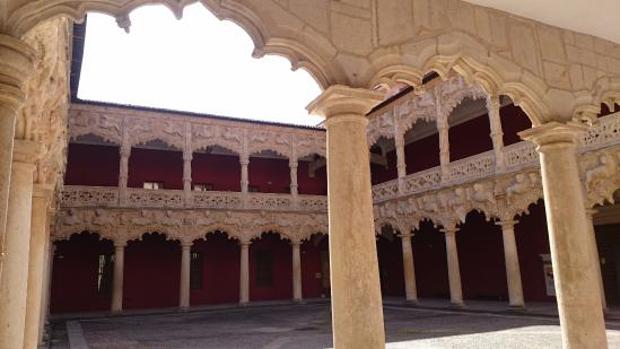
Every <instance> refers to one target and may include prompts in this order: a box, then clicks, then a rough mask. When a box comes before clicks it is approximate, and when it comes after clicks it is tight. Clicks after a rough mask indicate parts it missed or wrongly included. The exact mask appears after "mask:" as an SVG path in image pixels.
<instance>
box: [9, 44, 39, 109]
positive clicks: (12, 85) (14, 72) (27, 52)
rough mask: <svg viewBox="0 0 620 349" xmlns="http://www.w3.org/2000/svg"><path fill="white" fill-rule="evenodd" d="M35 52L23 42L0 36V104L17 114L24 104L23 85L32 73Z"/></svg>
mask: <svg viewBox="0 0 620 349" xmlns="http://www.w3.org/2000/svg"><path fill="white" fill-rule="evenodd" d="M35 57H36V54H35V51H34V49H33V48H32V47H30V45H28V44H27V43H25V42H24V41H22V40H20V39H18V38H15V37H12V36H10V35H6V34H0V102H1V103H2V104H4V105H7V106H9V107H10V108H11V109H12V110H13V112H17V110H18V109H19V107H20V106H21V104H22V103H23V102H24V99H25V93H24V90H23V89H24V84H25V83H26V80H27V79H28V77H29V76H30V74H31V73H32V71H33V67H34V61H35Z"/></svg>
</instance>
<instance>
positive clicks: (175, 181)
mask: <svg viewBox="0 0 620 349" xmlns="http://www.w3.org/2000/svg"><path fill="white" fill-rule="evenodd" d="M144 182H163V183H164V189H183V153H182V152H180V151H165V150H153V149H141V148H133V149H131V156H130V157H129V179H128V183H127V185H128V186H129V187H131V188H142V185H143V183H144Z"/></svg>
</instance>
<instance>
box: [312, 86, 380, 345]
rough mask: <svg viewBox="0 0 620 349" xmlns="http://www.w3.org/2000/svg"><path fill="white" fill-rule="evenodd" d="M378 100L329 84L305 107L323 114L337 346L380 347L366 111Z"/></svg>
mask: <svg viewBox="0 0 620 349" xmlns="http://www.w3.org/2000/svg"><path fill="white" fill-rule="evenodd" d="M382 98H383V96H382V95H380V94H378V93H376V92H373V91H369V90H364V89H354V88H349V87H345V86H340V85H336V86H332V87H330V88H328V89H327V90H325V91H324V92H323V94H321V96H319V97H318V98H317V99H316V100H314V101H313V102H312V103H311V104H310V105H309V106H308V110H309V111H310V112H311V113H312V114H319V115H323V116H325V117H326V118H327V120H326V121H325V128H326V129H327V177H328V211H329V212H328V215H329V251H330V264H331V286H332V288H331V292H332V326H333V336H334V341H333V343H334V347H336V348H384V347H385V331H384V325H383V307H382V300H381V287H380V283H379V267H378V261H377V250H376V243H375V234H374V221H373V206H372V194H371V184H370V159H369V154H368V145H367V141H366V127H367V125H368V119H367V118H366V117H365V115H366V113H367V112H368V111H369V110H370V109H371V108H372V107H373V106H374V105H376V104H377V103H378V102H379V101H381V100H382Z"/></svg>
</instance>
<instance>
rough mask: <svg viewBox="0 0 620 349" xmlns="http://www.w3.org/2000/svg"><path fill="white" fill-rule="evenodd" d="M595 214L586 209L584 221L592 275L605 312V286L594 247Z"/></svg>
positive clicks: (596, 248)
mask: <svg viewBox="0 0 620 349" xmlns="http://www.w3.org/2000/svg"><path fill="white" fill-rule="evenodd" d="M595 213H596V210H594V209H586V219H587V221H586V222H587V225H588V236H589V237H590V240H591V242H590V244H589V245H590V249H591V253H592V258H593V259H594V265H593V267H594V274H595V275H596V281H597V282H598V286H599V288H600V290H601V304H602V306H603V312H606V311H607V298H606V297H605V286H604V284H603V273H602V272H601V257H600V255H599V253H598V246H597V245H596V231H595V230H594V220H593V218H594V217H593V216H594V214H595Z"/></svg>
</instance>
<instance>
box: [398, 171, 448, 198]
mask: <svg viewBox="0 0 620 349" xmlns="http://www.w3.org/2000/svg"><path fill="white" fill-rule="evenodd" d="M440 184H441V168H440V167H439V166H437V167H433V168H429V169H428V170H424V171H420V172H416V173H413V174H410V175H409V176H407V177H405V178H404V179H403V186H402V190H403V194H405V195H409V194H416V193H421V192H424V191H427V190H432V189H436V188H438V187H439V185H440Z"/></svg>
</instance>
